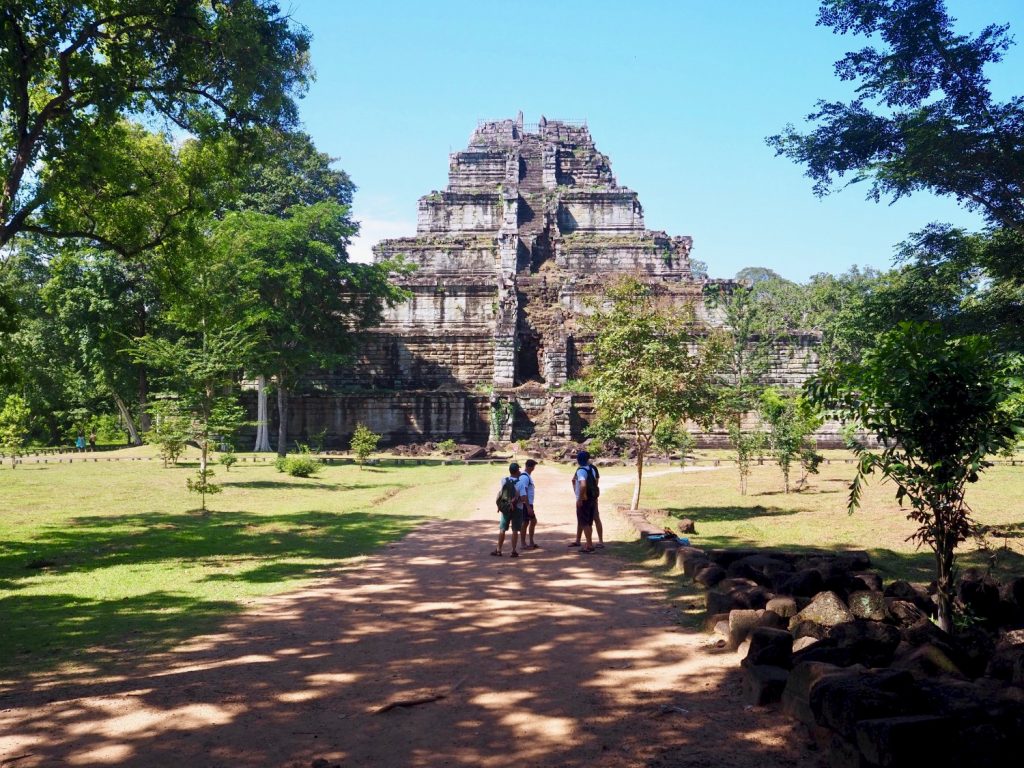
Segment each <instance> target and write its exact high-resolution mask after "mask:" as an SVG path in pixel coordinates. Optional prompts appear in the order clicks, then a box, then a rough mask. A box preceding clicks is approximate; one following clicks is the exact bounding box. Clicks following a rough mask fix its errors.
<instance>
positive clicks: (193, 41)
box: [0, 0, 309, 248]
mask: <svg viewBox="0 0 1024 768" xmlns="http://www.w3.org/2000/svg"><path fill="white" fill-rule="evenodd" d="M308 48H309V37H308V34H307V33H306V32H305V31H304V30H301V29H299V28H297V27H296V26H295V25H294V24H293V23H292V22H291V21H290V20H289V19H288V17H287V16H285V15H283V14H282V13H281V12H280V9H279V8H278V6H277V5H276V4H275V3H273V2H270V0H230V2H214V3H210V2H204V1H203V0H173V1H172V0H118V1H117V2H112V1H111V0H82V1H81V2H76V3H52V2H48V0H11V1H10V2H6V3H5V4H4V6H3V9H2V10H0V49H2V50H4V51H6V52H7V53H6V54H5V55H4V56H3V57H0V248H2V247H3V246H5V245H7V244H8V243H9V242H10V241H11V239H12V238H13V237H14V236H15V235H16V234H17V233H18V232H20V231H23V230H24V229H25V228H26V226H32V224H33V222H34V219H35V217H36V216H37V214H38V213H39V211H40V210H41V209H42V208H43V207H44V206H45V205H46V204H47V203H48V202H49V201H50V200H51V199H53V197H54V196H55V195H56V194H57V193H58V192H59V190H60V184H59V183H58V181H57V180H56V178H55V177H54V176H53V175H51V174H48V173H38V172H37V170H36V169H37V168H38V167H39V165H40V164H45V165H48V166H53V165H54V164H55V163H57V161H58V160H66V161H67V162H73V163H74V164H75V165H76V166H77V168H78V169H79V172H82V171H88V170H95V169H99V168H102V167H103V166H104V165H105V164H106V163H107V162H108V161H110V160H111V158H110V156H109V155H108V145H107V144H106V143H105V140H104V138H105V136H106V134H107V132H108V131H109V130H110V129H111V127H112V126H114V125H116V124H117V123H118V121H120V120H121V119H122V118H124V117H128V116H134V117H141V118H147V117H148V118H155V119H162V120H165V121H167V122H168V123H170V124H172V125H174V126H176V127H177V128H178V129H180V130H183V131H185V132H187V133H190V134H193V135H197V136H204V135H210V134H213V133H216V132H217V131H219V130H224V129H232V130H233V129H243V128H247V127H250V126H253V125H265V124H272V125H281V126H290V125H292V124H294V122H295V120H296V108H295V104H294V102H293V97H294V96H295V95H298V94H300V93H301V92H302V89H303V88H304V87H305V84H306V82H307V79H308V77H309V69H308ZM129 193H130V192H129Z"/></svg>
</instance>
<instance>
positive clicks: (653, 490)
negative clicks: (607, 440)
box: [601, 452, 1024, 582]
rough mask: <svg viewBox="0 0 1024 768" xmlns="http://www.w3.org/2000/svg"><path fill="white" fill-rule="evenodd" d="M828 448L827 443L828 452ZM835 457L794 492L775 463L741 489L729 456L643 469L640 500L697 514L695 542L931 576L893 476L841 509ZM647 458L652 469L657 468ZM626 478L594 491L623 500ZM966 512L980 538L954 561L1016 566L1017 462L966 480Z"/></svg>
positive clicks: (1021, 485)
mask: <svg viewBox="0 0 1024 768" xmlns="http://www.w3.org/2000/svg"><path fill="white" fill-rule="evenodd" d="M831 453H832V452H830V454H831ZM840 456H841V454H839V453H836V455H835V456H831V455H830V458H832V459H833V462H832V463H831V464H828V465H823V466H822V467H821V473H820V474H819V475H816V476H814V475H812V476H811V481H810V487H809V488H808V489H806V490H804V491H802V492H800V493H790V494H788V495H787V494H785V493H783V492H782V474H781V473H780V472H779V470H778V468H777V467H775V466H768V465H765V466H755V467H754V468H753V474H752V475H751V477H750V484H749V488H748V493H747V495H746V496H741V495H740V494H739V491H738V489H737V473H736V468H735V466H727V467H723V468H721V469H717V470H712V471H706V472H693V473H686V474H681V473H678V472H676V473H673V474H670V475H661V476H654V477H650V478H645V480H644V485H643V493H642V496H641V499H640V505H641V506H642V507H645V508H649V509H654V508H657V509H661V510H664V511H665V513H666V516H665V517H663V518H662V519H661V520H660V521H659V520H652V522H655V523H658V522H661V523H664V524H665V525H673V520H674V519H677V518H681V517H689V518H692V519H693V520H694V521H695V522H696V526H697V535H695V536H690V540H691V542H692V543H693V544H694V545H695V546H699V547H705V546H707V547H728V546H763V547H786V548H789V549H794V550H796V549H800V548H829V549H832V548H835V549H843V548H854V549H866V550H868V551H869V552H870V553H871V556H872V560H873V562H874V564H875V565H876V566H877V567H878V568H879V569H880V570H881V571H882V572H883V573H884V574H886V575H887V576H889V577H890V578H907V579H911V580H915V581H924V582H927V581H930V580H931V579H932V573H933V567H934V561H933V558H932V555H931V551H930V550H927V549H924V550H919V549H917V548H916V547H915V546H914V545H913V544H912V543H910V542H908V541H906V538H907V536H909V535H910V534H911V533H912V532H913V530H914V527H915V526H914V525H913V524H912V523H911V522H910V521H908V520H907V519H906V511H905V510H901V509H900V507H899V506H898V505H897V504H896V502H895V486H893V485H892V484H891V483H883V482H882V481H881V478H880V477H879V476H875V477H873V478H871V480H870V482H869V484H868V486H867V488H866V492H865V494H864V497H863V505H862V507H861V509H859V510H858V511H857V512H855V513H853V514H852V515H850V514H847V511H846V503H847V487H848V485H849V483H850V480H851V479H852V478H853V476H854V472H855V468H854V466H853V465H852V464H849V465H848V464H844V463H836V461H835V459H837V458H839V457H840ZM660 469H661V468H660V467H651V471H652V472H655V471H658V470H660ZM632 490H633V486H632V483H629V484H625V485H621V486H618V487H616V488H612V489H609V491H608V493H607V495H605V494H602V497H601V500H602V501H606V500H607V502H608V503H627V504H628V503H629V500H630V498H631V495H632ZM967 500H968V503H969V504H970V505H971V507H972V509H973V510H974V517H975V520H976V521H977V522H978V523H981V524H982V526H983V527H984V528H985V529H986V536H985V540H984V541H983V542H982V541H973V540H972V541H968V542H965V543H964V544H963V545H962V549H961V550H960V551H961V552H962V557H961V559H960V563H961V566H963V567H966V566H968V565H976V566H982V567H988V566H989V565H991V564H994V571H993V574H994V575H996V576H997V577H1001V576H1005V575H1007V574H1011V573H1012V574H1015V575H1020V574H1022V573H1024V467H1021V466H1016V467H1011V466H996V467H991V468H990V469H989V470H987V472H986V473H985V474H984V475H983V476H982V479H981V480H980V481H979V482H978V483H977V484H975V485H973V486H971V487H970V489H969V490H968V496H967Z"/></svg>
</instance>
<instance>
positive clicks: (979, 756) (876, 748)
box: [627, 513, 1024, 768]
mask: <svg viewBox="0 0 1024 768" xmlns="http://www.w3.org/2000/svg"><path fill="white" fill-rule="evenodd" d="M627 515H628V513H627ZM636 517H637V518H639V517H642V516H636ZM631 522H633V523H634V525H635V526H636V527H637V528H639V529H640V530H641V536H642V537H643V538H644V539H645V540H646V541H647V542H648V544H649V546H650V547H651V548H652V549H653V550H655V551H656V552H659V553H661V554H662V557H663V558H664V562H665V563H666V564H667V565H675V566H676V567H678V568H679V569H681V570H682V571H683V572H684V574H686V575H687V576H689V577H690V578H692V579H693V580H694V581H695V582H696V583H697V584H699V585H701V586H703V587H705V588H706V589H707V609H708V619H707V621H708V629H710V630H712V631H714V632H716V633H718V634H720V635H721V636H722V639H721V641H720V643H721V645H728V646H730V647H733V648H735V649H737V651H738V652H739V655H741V656H742V658H743V660H742V662H741V664H742V666H743V669H744V680H745V682H744V695H745V698H746V700H747V702H748V703H749V704H753V705H766V704H772V703H774V702H780V701H781V703H782V707H783V709H784V710H785V711H786V712H787V713H788V714H790V715H791V716H793V717H795V718H797V719H798V720H800V721H801V722H802V723H804V724H805V725H806V726H807V728H808V730H809V733H810V735H811V737H812V738H813V739H814V740H815V741H816V742H817V744H818V745H819V747H820V748H821V749H822V750H823V752H825V753H826V754H827V755H828V759H829V763H830V765H832V766H844V767H845V766H859V767H860V768H874V767H876V766H916V765H919V764H921V765H923V764H929V765H931V766H937V765H938V766H947V765H948V766H954V765H955V766H958V767H960V766H968V765H969V766H974V765H978V766H980V765H986V766H1002V765H1011V764H1012V765H1020V764H1021V762H1020V761H1021V760H1024V757H1022V755H1024V578H1017V579H1014V580H1012V581H1008V582H1006V583H1003V584H1000V583H997V582H996V581H994V580H993V579H991V578H988V577H986V576H985V575H984V574H982V573H980V572H977V571H968V572H966V573H965V574H964V575H963V577H962V579H961V582H960V585H959V588H958V594H957V601H958V603H959V605H960V607H961V609H962V610H963V613H964V615H965V616H969V617H971V623H970V626H969V627H966V628H964V629H961V630H959V631H958V632H957V634H956V635H955V636H951V635H949V634H947V633H945V632H943V631H942V630H941V629H939V628H938V627H937V626H936V625H935V624H934V623H933V622H932V620H931V617H932V616H934V613H935V603H934V601H933V599H932V597H931V595H930V594H929V592H928V590H926V589H922V588H921V587H918V586H915V585H912V584H910V583H908V582H906V581H893V582H890V583H888V584H886V583H884V582H883V580H882V578H881V577H880V576H879V575H878V574H877V573H875V572H873V571H871V570H870V565H871V563H870V559H869V558H868V556H867V554H866V553H864V552H856V551H855V552H838V553H830V552H801V553H792V552H782V551H775V550H754V549H729V550H726V549H722V550H702V549H698V548H695V547H687V546H680V545H679V544H678V542H673V541H660V540H656V537H657V534H658V533H659V532H658V531H655V530H654V529H653V526H650V525H649V524H647V523H646V522H645V521H640V520H639V519H634V520H632V521H631Z"/></svg>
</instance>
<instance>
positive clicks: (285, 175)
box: [225, 128, 355, 451]
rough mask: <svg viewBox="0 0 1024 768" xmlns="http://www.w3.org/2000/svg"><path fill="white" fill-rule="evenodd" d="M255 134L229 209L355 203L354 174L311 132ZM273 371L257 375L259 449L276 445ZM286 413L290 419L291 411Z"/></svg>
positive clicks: (276, 210)
mask: <svg viewBox="0 0 1024 768" xmlns="http://www.w3.org/2000/svg"><path fill="white" fill-rule="evenodd" d="M251 138H252V139H253V140H251V141H250V142H249V143H248V145H247V146H248V149H249V152H248V158H247V159H248V162H247V163H245V164H244V165H243V166H242V167H241V169H240V173H239V174H238V176H237V178H236V179H235V183H236V194H235V195H234V196H233V197H232V198H230V199H229V200H227V202H226V206H225V207H226V210H228V211H236V212H237V211H242V212H251V213H259V214H265V215H267V216H276V217H279V218H285V217H286V216H287V212H288V210H289V209H290V208H293V207H295V206H309V205H315V204H317V203H327V202H331V203H336V204H338V205H342V206H346V207H347V206H350V205H351V203H352V195H353V193H354V192H355V185H354V184H353V183H352V180H351V179H350V178H349V176H348V174H347V173H345V172H344V171H343V170H340V169H338V168H335V167H334V162H335V160H334V159H333V158H331V157H330V156H329V155H327V154H326V153H324V152H320V151H319V150H318V149H317V148H316V146H315V145H314V144H313V140H312V139H311V138H310V137H309V136H308V135H307V134H305V133H301V132H298V131H281V130H277V129H273V128H267V129H263V130H260V131H256V132H254V134H253V136H252V137H251ZM354 232H355V229H354V226H353V234H354ZM268 375H269V374H268V372H267V371H266V370H261V371H259V372H258V373H257V375H256V438H255V443H254V446H253V450H255V451H270V450H271V445H270V430H269V408H268V403H267V377H268ZM279 394H280V390H279ZM286 403H287V397H286V396H285V397H284V398H279V402H278V406H279V408H278V411H279V413H278V416H279V419H280V417H281V415H282V414H281V413H280V406H281V405H282V404H286ZM284 419H285V420H287V413H285V414H284ZM279 423H280V421H279ZM282 450H283V449H282Z"/></svg>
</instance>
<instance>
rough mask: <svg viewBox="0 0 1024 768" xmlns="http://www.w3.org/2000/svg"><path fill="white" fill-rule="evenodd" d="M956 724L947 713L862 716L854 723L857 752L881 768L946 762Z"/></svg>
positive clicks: (938, 764) (944, 764)
mask: <svg viewBox="0 0 1024 768" xmlns="http://www.w3.org/2000/svg"><path fill="white" fill-rule="evenodd" d="M955 732H956V728H955V724H954V723H953V721H951V720H950V719H949V718H946V717H932V716H929V715H910V716H906V717H885V718H875V719H870V720H861V721H859V722H858V723H857V725H856V744H857V748H858V749H859V750H860V753H861V754H862V755H863V756H864V757H865V758H866V759H867V760H868V761H870V762H871V763H872V764H874V765H878V766H882V768H901V767H902V766H911V765H929V766H940V765H941V766H946V765H949V762H948V761H947V756H948V754H949V751H950V749H949V747H950V744H951V740H952V738H953V734H954V733H955Z"/></svg>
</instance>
